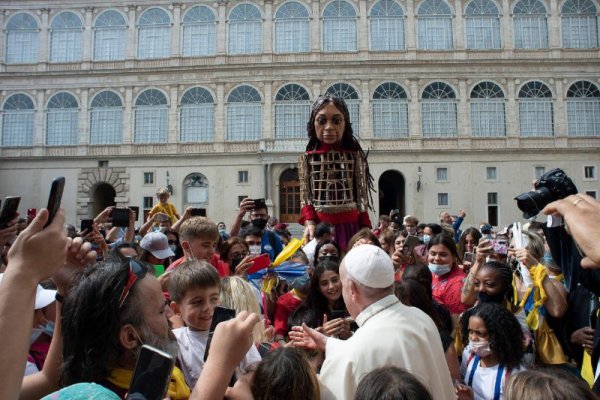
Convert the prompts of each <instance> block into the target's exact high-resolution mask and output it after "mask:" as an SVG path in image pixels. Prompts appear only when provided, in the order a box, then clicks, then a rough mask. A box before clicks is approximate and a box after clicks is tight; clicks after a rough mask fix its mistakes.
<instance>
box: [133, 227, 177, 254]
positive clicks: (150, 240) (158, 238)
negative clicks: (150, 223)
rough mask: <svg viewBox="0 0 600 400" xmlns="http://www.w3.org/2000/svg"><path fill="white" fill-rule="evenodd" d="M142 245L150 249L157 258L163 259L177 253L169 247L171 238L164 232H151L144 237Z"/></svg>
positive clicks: (143, 247) (145, 248)
mask: <svg viewBox="0 0 600 400" xmlns="http://www.w3.org/2000/svg"><path fill="white" fill-rule="evenodd" d="M140 247H141V248H142V249H144V250H147V251H149V252H150V253H152V255H153V256H154V257H156V258H159V259H161V260H163V259H165V258H169V257H173V256H174V255H175V253H173V251H171V249H170V248H169V239H168V238H167V235H165V234H164V233H162V232H149V233H147V234H146V236H144V237H143V238H142V241H141V242H140Z"/></svg>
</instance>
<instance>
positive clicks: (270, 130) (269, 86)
mask: <svg viewBox="0 0 600 400" xmlns="http://www.w3.org/2000/svg"><path fill="white" fill-rule="evenodd" d="M272 92H273V82H269V81H265V82H264V87H263V96H264V97H263V98H264V102H263V127H262V131H263V136H262V138H261V139H273V138H275V134H274V132H275V129H274V120H273V93H272ZM264 121H267V123H268V125H266V124H265V123H264Z"/></svg>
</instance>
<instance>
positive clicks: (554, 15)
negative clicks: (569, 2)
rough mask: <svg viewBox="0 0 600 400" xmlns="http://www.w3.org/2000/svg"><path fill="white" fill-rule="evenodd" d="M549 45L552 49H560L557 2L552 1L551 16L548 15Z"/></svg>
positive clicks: (555, 0)
mask: <svg viewBox="0 0 600 400" xmlns="http://www.w3.org/2000/svg"><path fill="white" fill-rule="evenodd" d="M548 44H549V46H550V48H551V49H559V48H560V20H559V17H558V2H557V0H550V15H548Z"/></svg>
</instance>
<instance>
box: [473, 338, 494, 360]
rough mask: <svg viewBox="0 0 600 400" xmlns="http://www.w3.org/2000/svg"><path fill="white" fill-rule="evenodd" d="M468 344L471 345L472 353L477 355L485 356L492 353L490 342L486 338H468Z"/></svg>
mask: <svg viewBox="0 0 600 400" xmlns="http://www.w3.org/2000/svg"><path fill="white" fill-rule="evenodd" d="M469 345H470V346H471V349H472V350H473V353H475V354H477V355H478V356H479V357H486V356H489V355H490V354H492V350H491V349H490V343H489V342H488V341H487V340H480V341H478V342H473V341H472V340H469Z"/></svg>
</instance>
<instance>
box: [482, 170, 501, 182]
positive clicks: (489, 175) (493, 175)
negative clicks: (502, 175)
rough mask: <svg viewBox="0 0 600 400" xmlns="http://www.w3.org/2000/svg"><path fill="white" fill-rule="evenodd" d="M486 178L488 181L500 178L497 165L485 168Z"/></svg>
mask: <svg viewBox="0 0 600 400" xmlns="http://www.w3.org/2000/svg"><path fill="white" fill-rule="evenodd" d="M485 179H487V180H488V181H495V180H496V179H498V170H497V169H496V167H487V168H486V169H485Z"/></svg>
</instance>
